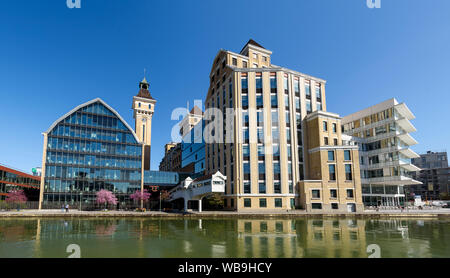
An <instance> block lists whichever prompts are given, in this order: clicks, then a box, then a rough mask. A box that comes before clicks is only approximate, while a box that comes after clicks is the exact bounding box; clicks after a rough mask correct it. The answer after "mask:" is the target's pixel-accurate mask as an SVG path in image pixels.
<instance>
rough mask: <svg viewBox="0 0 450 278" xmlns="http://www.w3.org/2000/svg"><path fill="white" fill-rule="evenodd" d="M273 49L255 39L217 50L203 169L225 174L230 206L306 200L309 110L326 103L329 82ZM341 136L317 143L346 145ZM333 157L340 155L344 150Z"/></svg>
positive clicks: (263, 206) (288, 205) (266, 205)
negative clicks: (283, 62) (276, 60)
mask: <svg viewBox="0 0 450 278" xmlns="http://www.w3.org/2000/svg"><path fill="white" fill-rule="evenodd" d="M271 54H272V52H271V51H270V50H267V49H265V48H264V47H262V46H261V45H259V44H258V43H256V42H255V41H253V40H250V41H249V42H248V43H247V44H246V45H245V46H244V48H243V49H242V50H241V51H240V52H239V53H235V52H231V51H227V50H220V51H219V52H218V54H217V55H216V57H215V59H214V62H213V66H212V69H211V72H210V87H209V90H208V93H207V97H206V101H205V106H206V111H205V116H204V120H205V124H206V127H205V140H207V142H206V173H207V174H213V173H215V172H216V171H220V172H221V173H223V174H224V175H226V176H227V185H226V192H225V207H226V208H227V209H229V210H241V209H290V208H293V207H294V206H295V207H302V206H303V205H304V204H302V203H301V197H302V196H301V192H300V187H299V185H300V181H302V180H305V173H310V169H309V167H310V166H309V165H308V163H307V162H306V159H307V157H308V156H306V155H305V152H307V151H310V150H309V149H306V144H307V142H306V140H307V137H308V136H307V134H306V133H307V132H308V131H307V130H305V129H306V126H304V125H305V123H304V122H305V119H306V118H307V115H308V114H311V113H313V112H315V111H326V98H325V84H326V82H325V80H323V79H321V78H317V77H313V76H310V75H306V74H303V73H301V72H298V71H294V70H290V69H287V68H284V67H280V66H276V65H274V64H272V61H271ZM212 108H214V109H212ZM317 115H320V118H321V119H322V117H324V118H326V117H328V116H327V115H322V114H317ZM311 117H313V116H311ZM333 117H335V116H334V115H333V116H332V117H331V118H333ZM219 119H223V121H219ZM209 124H212V125H211V126H210V125H209ZM330 125H331V123H330ZM330 129H331V127H330ZM317 132H318V131H317ZM339 132H340V131H339ZM336 137H337V138H336V139H337V142H335V141H334V139H335V138H329V139H328V140H330V141H328V144H326V143H325V142H323V141H322V142H321V144H320V146H322V145H332V144H336V145H341V144H342V142H341V141H340V138H339V137H338V136H336ZM321 140H323V139H321ZM317 147H318V148H320V147H319V145H317ZM349 149H350V150H351V151H352V152H354V151H355V150H353V149H354V148H352V147H350V148H349ZM324 152H325V150H324ZM320 153H322V151H320ZM336 157H339V159H341V157H342V159H343V153H341V150H339V151H338V153H336ZM308 159H309V158H308ZM313 160H314V161H315V159H311V161H313ZM324 167H326V169H327V170H326V172H327V173H328V168H327V166H324ZM342 167H344V166H343V165H342ZM342 167H341V166H339V167H337V169H339V170H340V169H341V168H342ZM357 169H358V168H357V167H356V168H352V170H353V172H354V171H357ZM321 170H323V169H321ZM323 171H325V170H323ZM317 177H318V176H317ZM318 178H319V179H321V178H320V177H318ZM356 183H357V181H355V182H354V183H353V182H351V184H352V186H354V185H355V184H356ZM352 188H354V187H352ZM327 194H328V193H327ZM338 194H340V193H338ZM354 196H357V192H356V191H355V192H354ZM354 203H355V202H354Z"/></svg>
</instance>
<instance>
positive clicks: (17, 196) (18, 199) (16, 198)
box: [6, 190, 28, 204]
mask: <svg viewBox="0 0 450 278" xmlns="http://www.w3.org/2000/svg"><path fill="white" fill-rule="evenodd" d="M27 200H28V199H27V196H25V193H24V192H23V190H11V191H10V192H9V193H8V197H6V202H7V203H15V204H23V203H25V202H26V201H27Z"/></svg>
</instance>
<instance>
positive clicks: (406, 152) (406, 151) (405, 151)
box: [359, 145, 420, 158]
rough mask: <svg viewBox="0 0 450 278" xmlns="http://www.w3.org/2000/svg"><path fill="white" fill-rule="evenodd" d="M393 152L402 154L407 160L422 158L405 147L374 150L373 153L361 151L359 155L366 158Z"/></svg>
mask: <svg viewBox="0 0 450 278" xmlns="http://www.w3.org/2000/svg"><path fill="white" fill-rule="evenodd" d="M392 152H400V153H401V154H402V155H404V156H405V157H407V158H418V157H420V156H419V155H418V154H417V153H415V152H414V151H412V150H411V149H409V148H408V147H404V146H401V145H396V146H390V147H387V148H383V149H378V150H373V151H362V150H359V153H360V154H361V155H364V156H374V155H378V154H382V153H392Z"/></svg>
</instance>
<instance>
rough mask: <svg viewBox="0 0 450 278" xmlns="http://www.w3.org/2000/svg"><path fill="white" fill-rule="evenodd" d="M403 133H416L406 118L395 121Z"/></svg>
mask: <svg viewBox="0 0 450 278" xmlns="http://www.w3.org/2000/svg"><path fill="white" fill-rule="evenodd" d="M395 122H396V123H397V124H398V125H399V126H400V127H401V128H402V129H403V130H404V131H405V132H408V133H410V132H416V131H417V129H416V128H415V127H414V126H413V125H412V123H411V122H410V121H409V120H408V119H407V118H401V119H399V120H397V121H395Z"/></svg>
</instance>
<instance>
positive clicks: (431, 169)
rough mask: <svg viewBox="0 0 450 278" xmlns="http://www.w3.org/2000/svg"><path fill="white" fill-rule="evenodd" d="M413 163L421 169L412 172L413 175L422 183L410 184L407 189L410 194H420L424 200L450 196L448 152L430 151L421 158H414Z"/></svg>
mask: <svg viewBox="0 0 450 278" xmlns="http://www.w3.org/2000/svg"><path fill="white" fill-rule="evenodd" d="M412 163H413V164H414V165H416V166H417V167H419V168H421V170H420V171H418V172H411V176H412V177H413V178H414V179H416V180H418V181H420V182H422V184H419V185H411V186H408V187H407V188H406V191H407V192H408V193H409V194H410V196H411V195H420V196H421V197H422V199H423V200H440V199H441V198H448V197H449V196H450V167H448V158H447V152H432V151H428V152H427V153H426V154H421V155H420V157H419V158H414V159H412Z"/></svg>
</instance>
